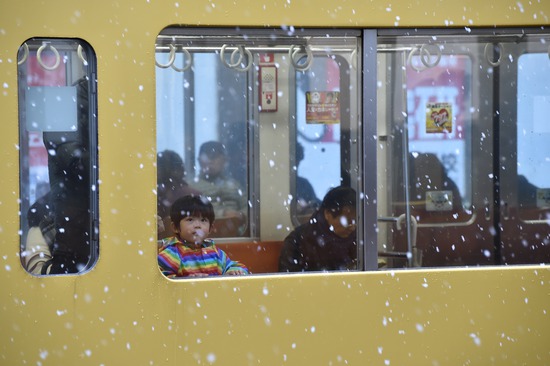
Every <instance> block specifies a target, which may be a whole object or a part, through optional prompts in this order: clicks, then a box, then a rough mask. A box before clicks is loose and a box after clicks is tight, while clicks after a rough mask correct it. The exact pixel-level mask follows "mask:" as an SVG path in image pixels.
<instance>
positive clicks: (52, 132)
mask: <svg viewBox="0 0 550 366" xmlns="http://www.w3.org/2000/svg"><path fill="white" fill-rule="evenodd" d="M95 75H96V67H95V54H94V52H93V50H92V48H91V47H90V45H89V44H88V43H86V42H84V41H82V40H76V39H46V38H32V39H29V40H27V41H26V42H25V43H23V45H22V46H21V47H20V49H19V52H18V83H19V131H20V134H19V146H20V201H21V260H22V263H23V265H24V267H25V268H26V270H27V271H29V272H31V273H33V274H70V273H78V272H82V271H85V270H87V269H89V268H91V267H92V266H93V265H94V263H95V262H96V260H97V258H98V251H99V248H98V228H97V223H98V210H97V206H98V191H97V121H96V107H95V106H96V102H95V100H96V96H95V93H96V77H95Z"/></svg>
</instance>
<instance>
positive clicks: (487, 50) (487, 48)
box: [484, 42, 504, 67]
mask: <svg viewBox="0 0 550 366" xmlns="http://www.w3.org/2000/svg"><path fill="white" fill-rule="evenodd" d="M489 45H492V43H487V44H485V51H484V53H485V58H486V59H487V62H488V63H489V65H491V66H493V67H497V66H499V65H500V62H501V61H502V55H503V54H504V45H503V44H502V43H500V42H499V43H498V44H497V45H498V48H499V49H500V52H499V55H498V59H497V60H496V61H493V60H492V59H491V55H489Z"/></svg>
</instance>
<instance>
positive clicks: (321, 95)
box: [306, 91, 340, 124]
mask: <svg viewBox="0 0 550 366" xmlns="http://www.w3.org/2000/svg"><path fill="white" fill-rule="evenodd" d="M306 123H308V124H323V123H325V124H336V123H340V92H332V91H329V92H306Z"/></svg>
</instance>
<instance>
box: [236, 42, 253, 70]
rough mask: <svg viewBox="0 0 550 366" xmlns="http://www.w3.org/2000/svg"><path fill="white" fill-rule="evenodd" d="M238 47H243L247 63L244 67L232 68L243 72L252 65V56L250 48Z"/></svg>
mask: <svg viewBox="0 0 550 366" xmlns="http://www.w3.org/2000/svg"><path fill="white" fill-rule="evenodd" d="M239 48H243V50H244V53H246V57H247V59H248V63H247V64H246V66H245V67H234V69H235V70H237V71H241V72H245V71H248V70H250V67H252V64H253V62H254V57H253V56H252V52H250V50H249V49H248V48H244V47H242V46H239ZM239 52H240V51H239Z"/></svg>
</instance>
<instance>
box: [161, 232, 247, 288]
mask: <svg viewBox="0 0 550 366" xmlns="http://www.w3.org/2000/svg"><path fill="white" fill-rule="evenodd" d="M158 264H159V267H160V270H161V271H162V273H163V274H164V275H165V276H166V277H169V278H172V277H189V276H193V275H197V274H206V275H208V276H220V275H225V274H248V273H249V272H248V269H247V268H246V266H245V265H243V264H241V263H239V262H236V261H232V260H231V259H229V257H228V256H227V254H225V252H224V251H223V250H221V249H218V248H217V247H216V246H215V245H214V242H213V241H211V240H205V241H204V242H203V243H202V244H201V245H200V247H198V248H194V247H191V246H190V244H188V243H182V242H181V241H180V240H179V239H178V238H177V237H175V236H172V237H169V238H166V239H163V240H162V245H161V248H160V251H159V254H158Z"/></svg>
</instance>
